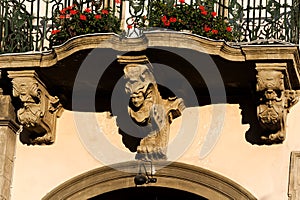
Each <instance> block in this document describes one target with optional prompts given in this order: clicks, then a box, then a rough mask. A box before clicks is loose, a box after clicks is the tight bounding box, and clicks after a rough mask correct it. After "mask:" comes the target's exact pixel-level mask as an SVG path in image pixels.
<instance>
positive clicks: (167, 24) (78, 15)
mask: <svg viewBox="0 0 300 200" xmlns="http://www.w3.org/2000/svg"><path fill="white" fill-rule="evenodd" d="M116 3H118V4H121V1H120V0H116ZM148 6H150V8H151V9H150V13H147V15H145V16H142V17H140V18H139V19H138V20H137V21H135V22H134V23H131V24H129V25H128V26H127V29H134V28H139V29H144V30H149V29H150V30H151V28H153V27H159V28H163V29H170V30H175V31H183V30H185V31H190V32H191V33H193V34H197V35H201V36H204V37H207V38H211V39H215V40H225V41H234V40H235V38H237V37H238V34H237V33H236V32H234V31H233V28H232V26H231V25H230V23H229V22H228V21H227V20H225V19H224V18H223V17H222V16H218V15H217V13H216V12H215V11H214V9H213V5H212V4H210V3H206V2H202V3H199V2H198V3H194V4H187V3H185V0H179V1H178V3H174V1H172V0H171V1H167V2H162V1H152V2H151V3H150V4H149V5H148ZM120 24H121V22H120V20H119V19H118V18H117V17H116V16H115V15H114V14H113V12H112V11H111V9H110V8H104V9H101V10H96V11H95V10H92V9H91V8H85V9H83V11H81V9H80V6H79V5H73V6H69V7H66V8H64V9H62V10H60V13H59V16H57V17H56V18H55V27H56V28H54V29H53V30H52V32H51V42H52V45H59V44H62V43H63V42H65V41H66V40H68V39H69V38H72V37H74V36H78V35H84V34H88V33H107V32H114V33H121V27H120Z"/></svg>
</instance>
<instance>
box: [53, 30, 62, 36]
mask: <svg viewBox="0 0 300 200" xmlns="http://www.w3.org/2000/svg"><path fill="white" fill-rule="evenodd" d="M59 32H60V30H52V31H51V34H52V35H55V34H57V33H59Z"/></svg>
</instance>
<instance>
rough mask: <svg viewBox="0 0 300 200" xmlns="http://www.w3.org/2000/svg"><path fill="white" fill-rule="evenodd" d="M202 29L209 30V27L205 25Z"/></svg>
mask: <svg viewBox="0 0 300 200" xmlns="http://www.w3.org/2000/svg"><path fill="white" fill-rule="evenodd" d="M203 29H204V31H205V32H209V31H210V29H211V28H209V27H208V26H207V25H205V26H204V28H203Z"/></svg>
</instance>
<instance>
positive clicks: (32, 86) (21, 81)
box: [9, 71, 62, 144]
mask: <svg viewBox="0 0 300 200" xmlns="http://www.w3.org/2000/svg"><path fill="white" fill-rule="evenodd" d="M9 77H10V78H12V84H13V96H14V97H18V98H19V100H20V103H21V107H20V108H19V109H18V111H17V117H18V121H19V123H20V124H21V125H23V126H24V131H23V132H22V133H21V134H23V135H21V141H22V142H23V143H26V144H52V143H53V142H54V139H55V124H56V117H57V116H59V115H60V112H61V111H62V106H61V104H60V103H59V99H58V98H57V97H52V96H51V95H49V93H48V92H47V90H46V88H45V85H44V84H43V83H42V82H41V81H40V80H39V79H38V77H37V74H35V72H34V71H16V72H14V71H11V72H9ZM22 138H23V140H22Z"/></svg>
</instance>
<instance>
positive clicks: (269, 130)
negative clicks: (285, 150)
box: [256, 63, 299, 143]
mask: <svg viewBox="0 0 300 200" xmlns="http://www.w3.org/2000/svg"><path fill="white" fill-rule="evenodd" d="M285 69H286V66H285V64H281V63H274V64H266V63H264V64H262V63H259V64H257V67H256V70H257V85H256V86H257V87H256V90H257V92H258V95H259V103H258V106H257V117H258V121H259V123H260V125H261V127H262V128H263V129H264V130H265V132H264V134H263V135H262V136H261V139H262V140H264V141H265V142H266V143H282V142H283V141H284V140H285V137H286V133H285V125H286V117H287V113H288V112H289V109H290V108H291V107H292V106H293V105H295V104H296V103H297V102H298V96H299V94H298V93H297V91H294V90H286V89H285V86H284V74H285Z"/></svg>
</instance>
